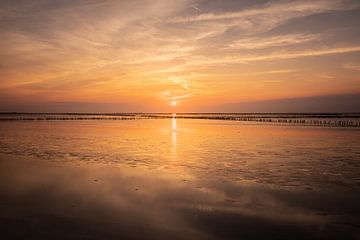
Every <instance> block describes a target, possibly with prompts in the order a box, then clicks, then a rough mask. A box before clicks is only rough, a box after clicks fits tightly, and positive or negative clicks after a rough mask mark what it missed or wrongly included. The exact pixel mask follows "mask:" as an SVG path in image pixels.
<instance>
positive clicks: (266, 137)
mask: <svg viewBox="0 0 360 240" xmlns="http://www.w3.org/2000/svg"><path fill="white" fill-rule="evenodd" d="M0 132H1V135H0V165H1V166H0V167H1V168H0V190H1V193H0V210H1V211H0V212H1V213H0V221H1V225H2V229H3V234H4V235H5V236H6V238H9V239H22V238H24V237H26V238H33V239H49V238H52V239H66V238H68V239H79V238H80V239H81V238H82V239H112V238H113V239H119V238H127V239H169V238H171V239H241V238H242V239H264V238H265V237H269V236H272V237H274V238H278V239H289V238H291V239H303V238H309V239H325V238H327V239H328V238H332V239H344V238H346V239H357V238H359V237H360V228H359V226H360V218H359V215H360V207H359V205H358V202H360V175H359V172H360V145H359V142H360V131H359V130H357V129H355V128H337V127H314V126H292V125H276V126H275V125H268V124H252V123H244V122H233V121H218V120H199V119H175V118H174V119H138V120H128V121H111V120H104V121H35V122H33V121H31V122H29V121H9V122H8V121H6V122H1V123H0Z"/></svg>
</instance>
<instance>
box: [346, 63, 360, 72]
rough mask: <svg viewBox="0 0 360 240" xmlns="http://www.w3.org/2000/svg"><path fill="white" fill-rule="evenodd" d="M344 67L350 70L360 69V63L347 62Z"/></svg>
mask: <svg viewBox="0 0 360 240" xmlns="http://www.w3.org/2000/svg"><path fill="white" fill-rule="evenodd" d="M343 68H345V69H350V70H353V71H360V64H355V63H346V64H344V65H343Z"/></svg>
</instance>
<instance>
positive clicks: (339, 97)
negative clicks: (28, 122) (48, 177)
mask: <svg viewBox="0 0 360 240" xmlns="http://www.w3.org/2000/svg"><path fill="white" fill-rule="evenodd" d="M359 100H360V2H359V1H357V0H353V1H352V0H318V1H307V0H299V1H284V0H274V1H266V0H258V1H254V0H243V1H240V0H237V1H236V0H233V1H231V0H172V1H169V0H104V1H98V0H62V1H55V0H37V1H25V0H23V1H20V0H2V1H0V111H23V112H24V111H25V112H204V111H205V112H211V111H218V112H222V111H225V112H226V111H229V112H234V111H239V112H242V111H246V112H257V111H263V112H270V111H278V112H284V111H286V112H296V111H302V112H304V111H317V112H321V111H340V112H341V111H345V112H346V111H353V112H354V111H358V112H360V104H359V102H360V101H359ZM334 103H337V104H335V105H334ZM314 106H315V107H314Z"/></svg>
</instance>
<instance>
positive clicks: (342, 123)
mask: <svg viewBox="0 0 360 240" xmlns="http://www.w3.org/2000/svg"><path fill="white" fill-rule="evenodd" d="M165 118H179V119H208V120H228V121H247V122H262V123H285V124H298V125H318V126H338V127H360V120H355V121H352V120H348V119H342V120H339V119H334V120H328V119H311V118H310V119H296V118H274V117H273V118H269V117H257V116H223V115H220V116H199V115H177V116H173V115H148V114H145V115H133V116H129V115H127V116H70V115H69V116H56V115H55V116H16V117H13V116H11V117H10V116H1V117H0V121H18V120H21V121H64V120H67V121H69V120H70V121H71V120H72V121H77V120H137V119H165Z"/></svg>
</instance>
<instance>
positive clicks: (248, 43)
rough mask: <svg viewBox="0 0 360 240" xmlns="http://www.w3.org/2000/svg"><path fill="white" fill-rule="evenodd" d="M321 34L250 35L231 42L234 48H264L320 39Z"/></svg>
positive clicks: (230, 45)
mask: <svg viewBox="0 0 360 240" xmlns="http://www.w3.org/2000/svg"><path fill="white" fill-rule="evenodd" d="M320 37H321V35H320V34H287V35H280V36H270V37H250V38H245V39H241V40H237V41H235V42H233V43H231V44H229V46H228V48H233V49H262V48H270V47H279V46H287V45H294V44H302V43H307V42H310V41H314V40H318V39H320Z"/></svg>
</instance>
